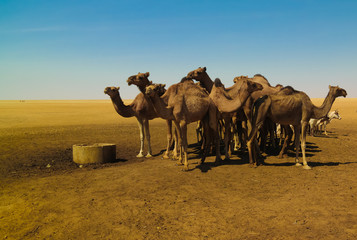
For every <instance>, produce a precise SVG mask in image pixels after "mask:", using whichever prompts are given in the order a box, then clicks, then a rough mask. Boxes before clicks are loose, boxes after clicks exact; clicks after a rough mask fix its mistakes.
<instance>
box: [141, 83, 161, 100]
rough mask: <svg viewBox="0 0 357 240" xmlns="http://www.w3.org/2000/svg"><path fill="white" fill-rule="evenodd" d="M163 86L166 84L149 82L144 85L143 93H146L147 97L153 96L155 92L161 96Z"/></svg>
mask: <svg viewBox="0 0 357 240" xmlns="http://www.w3.org/2000/svg"><path fill="white" fill-rule="evenodd" d="M165 86H166V84H151V85H149V86H147V87H146V90H145V94H146V95H148V96H149V97H153V96H155V94H158V95H159V96H161V95H163V94H164V93H165V91H166V90H165Z"/></svg>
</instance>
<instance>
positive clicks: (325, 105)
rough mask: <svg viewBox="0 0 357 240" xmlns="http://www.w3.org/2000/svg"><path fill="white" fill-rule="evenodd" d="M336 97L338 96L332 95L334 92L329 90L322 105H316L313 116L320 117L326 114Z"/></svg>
mask: <svg viewBox="0 0 357 240" xmlns="http://www.w3.org/2000/svg"><path fill="white" fill-rule="evenodd" d="M335 99H336V98H335V97H334V96H333V95H332V92H331V91H329V93H328V94H327V96H326V98H325V100H324V102H323V103H322V105H321V106H320V107H316V106H314V111H313V116H312V118H316V119H319V118H322V117H324V116H326V115H327V114H328V113H329V111H330V110H331V107H332V104H333V103H334V102H335Z"/></svg>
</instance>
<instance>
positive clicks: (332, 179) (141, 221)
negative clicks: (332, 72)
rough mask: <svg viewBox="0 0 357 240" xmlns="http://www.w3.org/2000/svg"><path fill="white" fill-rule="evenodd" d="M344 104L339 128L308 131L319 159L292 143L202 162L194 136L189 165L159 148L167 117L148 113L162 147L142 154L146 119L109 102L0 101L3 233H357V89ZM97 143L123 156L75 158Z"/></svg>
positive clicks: (185, 235)
mask: <svg viewBox="0 0 357 240" xmlns="http://www.w3.org/2000/svg"><path fill="white" fill-rule="evenodd" d="M314 102H315V103H317V104H320V103H321V102H322V100H321V99H314ZM336 108H338V110H339V112H340V115H341V116H342V120H340V121H338V120H335V121H333V122H332V123H331V124H330V125H328V131H329V136H328V137H325V136H320V137H310V136H309V137H308V139H307V141H308V151H307V152H308V162H309V164H310V165H311V166H312V167H313V169H312V170H304V169H302V168H301V167H296V166H294V165H293V162H294V157H293V156H294V153H293V152H291V151H290V153H289V157H287V158H285V159H278V158H277V157H276V154H272V155H268V156H267V157H266V160H265V161H266V163H267V164H266V165H264V166H260V167H258V168H250V167H249V166H248V164H247V163H248V159H247V154H246V153H235V154H234V155H233V157H232V160H231V161H230V162H225V163H224V164H222V165H220V166H215V165H214V164H213V161H214V157H209V158H208V159H207V163H206V164H205V165H204V167H202V168H196V166H197V149H196V148H195V147H194V146H191V148H190V149H189V150H190V155H189V156H190V171H189V172H182V171H181V167H179V166H175V162H174V161H171V160H163V159H161V154H160V153H161V152H162V150H163V149H164V148H165V143H166V135H165V134H166V127H165V122H164V121H163V120H160V119H157V120H154V121H151V123H150V124H151V133H152V134H151V135H152V145H153V151H154V154H155V155H156V156H155V157H153V158H149V159H146V158H141V159H138V158H136V157H135V156H136V154H137V153H138V150H139V134H138V128H137V123H136V120H135V119H133V118H131V119H124V118H122V117H119V116H118V115H117V114H116V112H115V111H114V108H113V106H112V104H111V102H110V101H106V100H103V101H25V102H20V101H0V112H1V117H0V143H1V145H0V239H357V177H356V176H357V158H356V151H355V150H356V147H357V144H356V140H357V99H348V98H347V99H340V98H339V99H337V100H336V102H335V103H334V106H333V107H332V110H334V109H336ZM194 127H195V125H190V127H189V143H191V144H192V143H194V142H195V133H194ZM97 142H109V143H115V144H116V145H117V161H116V162H115V163H110V164H102V165H89V166H84V167H82V168H80V167H79V166H77V165H76V164H74V163H73V162H72V145H73V144H79V143H86V144H91V143H97Z"/></svg>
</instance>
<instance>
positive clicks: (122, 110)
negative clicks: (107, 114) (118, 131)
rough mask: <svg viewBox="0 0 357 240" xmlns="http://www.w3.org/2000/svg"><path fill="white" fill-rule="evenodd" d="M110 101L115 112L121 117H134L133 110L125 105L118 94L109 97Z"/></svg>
mask: <svg viewBox="0 0 357 240" xmlns="http://www.w3.org/2000/svg"><path fill="white" fill-rule="evenodd" d="M110 99H111V100H112V103H113V106H114V108H115V111H116V112H117V113H118V114H119V115H120V116H122V117H126V118H127V117H133V116H135V112H134V110H133V109H132V108H131V106H128V105H125V104H124V102H123V100H122V99H121V97H120V95H119V93H118V94H117V95H115V96H113V97H112V96H111V97H110Z"/></svg>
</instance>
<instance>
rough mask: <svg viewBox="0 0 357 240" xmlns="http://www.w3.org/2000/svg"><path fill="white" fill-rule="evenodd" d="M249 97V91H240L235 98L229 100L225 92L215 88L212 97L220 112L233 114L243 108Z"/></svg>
mask: <svg viewBox="0 0 357 240" xmlns="http://www.w3.org/2000/svg"><path fill="white" fill-rule="evenodd" d="M249 95H250V94H249V93H248V92H247V91H240V92H239V93H238V94H237V95H236V96H235V97H234V98H231V99H229V98H227V97H226V95H225V94H224V92H223V90H221V89H217V88H215V87H213V89H212V92H211V94H210V97H211V99H212V100H213V102H214V103H215V105H216V106H217V108H218V110H219V111H220V112H222V113H233V112H236V111H238V109H239V108H241V107H242V106H243V104H244V103H245V102H246V101H247V99H248V97H249Z"/></svg>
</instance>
